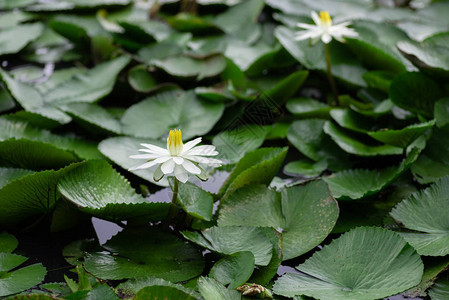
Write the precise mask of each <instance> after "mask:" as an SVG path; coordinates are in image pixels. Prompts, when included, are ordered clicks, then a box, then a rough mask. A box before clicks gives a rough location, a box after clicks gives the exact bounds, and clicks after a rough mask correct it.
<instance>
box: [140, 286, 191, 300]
mask: <svg viewBox="0 0 449 300" xmlns="http://www.w3.org/2000/svg"><path fill="white" fill-rule="evenodd" d="M133 299H135V300H139V299H140V300H158V299H173V300H184V299H185V300H197V299H199V298H197V297H194V296H192V295H189V294H188V293H186V292H184V291H182V290H180V289H177V288H176V287H173V286H159V285H153V286H147V287H145V288H143V289H141V290H140V291H139V292H138V293H137V294H136V295H135V296H134V298H133Z"/></svg>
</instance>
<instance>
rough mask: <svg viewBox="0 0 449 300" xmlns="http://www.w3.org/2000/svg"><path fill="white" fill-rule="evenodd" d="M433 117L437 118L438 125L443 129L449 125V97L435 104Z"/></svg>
mask: <svg viewBox="0 0 449 300" xmlns="http://www.w3.org/2000/svg"><path fill="white" fill-rule="evenodd" d="M433 115H434V116H435V121H436V125H437V126H438V127H443V126H446V125H448V124H449V97H446V98H443V99H440V100H439V101H437V102H436V103H435V109H434V113H433Z"/></svg>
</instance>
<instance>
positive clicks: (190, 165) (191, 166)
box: [182, 159, 201, 175]
mask: <svg viewBox="0 0 449 300" xmlns="http://www.w3.org/2000/svg"><path fill="white" fill-rule="evenodd" d="M182 166H183V167H184V169H186V171H187V172H189V173H192V174H195V175H198V174H201V169H200V168H198V167H197V166H195V164H194V163H192V162H191V161H190V160H187V159H185V160H184V163H183V164H182Z"/></svg>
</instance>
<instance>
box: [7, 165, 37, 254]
mask: <svg viewBox="0 0 449 300" xmlns="http://www.w3.org/2000/svg"><path fill="white" fill-rule="evenodd" d="M32 173H34V172H33V171H31V170H25V169H16V168H0V189H1V188H2V187H4V186H5V185H7V184H9V183H10V182H11V181H13V180H14V179H18V178H20V177H23V176H26V175H29V174H32ZM0 249H1V248H0Z"/></svg>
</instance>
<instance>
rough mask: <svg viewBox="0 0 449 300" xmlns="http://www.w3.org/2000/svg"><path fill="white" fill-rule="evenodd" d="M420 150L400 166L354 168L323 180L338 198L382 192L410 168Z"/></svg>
mask: <svg viewBox="0 0 449 300" xmlns="http://www.w3.org/2000/svg"><path fill="white" fill-rule="evenodd" d="M419 154H420V151H419V150H418V149H416V148H414V149H413V150H412V152H411V153H410V154H409V155H408V156H407V158H406V159H404V160H403V161H402V162H401V164H400V165H399V166H392V167H388V168H386V169H383V170H367V169H352V170H344V171H341V172H338V173H335V174H333V175H331V176H329V177H324V178H323V180H324V181H325V182H326V183H327V184H329V188H330V189H331V191H332V195H333V196H334V197H335V198H337V199H338V200H351V199H353V200H355V199H361V198H363V197H367V196H370V195H373V194H376V193H378V192H380V191H381V190H382V189H384V188H385V187H386V186H388V185H389V184H390V183H391V182H392V181H393V180H395V179H396V178H397V177H398V176H400V175H401V174H402V173H403V172H405V171H406V170H408V168H409V167H410V166H411V164H412V163H414V162H415V161H416V159H417V158H418V155H419Z"/></svg>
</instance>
